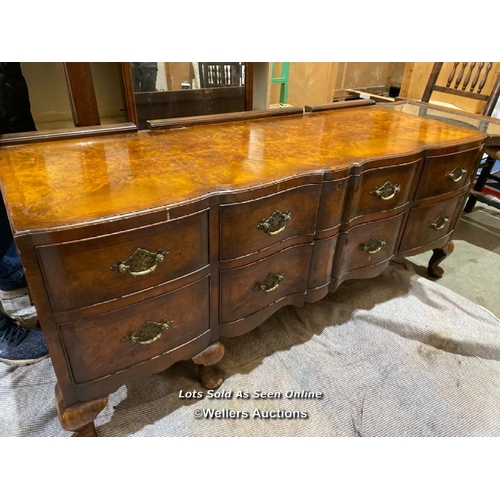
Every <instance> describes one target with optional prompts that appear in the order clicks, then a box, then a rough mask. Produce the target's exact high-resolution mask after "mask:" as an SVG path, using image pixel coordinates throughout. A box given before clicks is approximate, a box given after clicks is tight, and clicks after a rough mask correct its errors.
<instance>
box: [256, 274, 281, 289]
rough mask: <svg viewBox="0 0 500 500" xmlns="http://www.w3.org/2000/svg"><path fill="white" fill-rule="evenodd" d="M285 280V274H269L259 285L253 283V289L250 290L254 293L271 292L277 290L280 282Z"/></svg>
mask: <svg viewBox="0 0 500 500" xmlns="http://www.w3.org/2000/svg"><path fill="white" fill-rule="evenodd" d="M284 279H285V273H283V272H281V273H276V274H274V273H269V274H268V275H267V276H266V277H265V278H264V280H263V281H261V282H259V283H255V285H254V287H253V288H252V290H255V291H256V292H266V293H269V292H272V291H273V290H276V288H278V286H279V284H280V282H282V281H283V280H284Z"/></svg>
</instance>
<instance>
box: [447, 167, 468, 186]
mask: <svg viewBox="0 0 500 500" xmlns="http://www.w3.org/2000/svg"><path fill="white" fill-rule="evenodd" d="M466 173H467V170H465V169H464V168H460V167H459V166H458V165H457V166H456V167H455V168H454V169H453V170H452V171H451V172H448V173H447V174H446V178H447V179H448V180H450V181H453V182H458V181H459V180H460V179H461V178H462V177H463V176H464V175H465V174H466Z"/></svg>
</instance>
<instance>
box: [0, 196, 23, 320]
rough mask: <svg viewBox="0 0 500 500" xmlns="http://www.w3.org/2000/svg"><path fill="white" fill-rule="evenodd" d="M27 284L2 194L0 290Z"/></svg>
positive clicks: (21, 286) (0, 201) (0, 211)
mask: <svg viewBox="0 0 500 500" xmlns="http://www.w3.org/2000/svg"><path fill="white" fill-rule="evenodd" d="M25 286H26V279H25V278H24V272H23V266H22V265H21V259H20V258H19V254H18V253H17V248H16V245H15V243H14V237H13V236H12V230H11V229H10V224H9V219H8V218H7V211H6V210H5V203H4V201H3V198H2V197H1V196H0V290H2V291H5V292H7V291H11V290H16V289H18V288H23V287H25ZM1 316H3V315H2V313H0V318H1Z"/></svg>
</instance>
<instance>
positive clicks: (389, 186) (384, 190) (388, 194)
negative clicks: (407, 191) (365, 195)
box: [370, 181, 401, 201]
mask: <svg viewBox="0 0 500 500" xmlns="http://www.w3.org/2000/svg"><path fill="white" fill-rule="evenodd" d="M399 191H401V185H400V184H393V183H392V182H391V181H386V182H385V183H384V185H383V186H381V187H378V188H375V189H373V190H372V192H371V193H370V194H371V195H372V196H378V197H379V198H380V199H381V200H384V201H387V200H391V199H392V198H394V196H395V195H396V193H399Z"/></svg>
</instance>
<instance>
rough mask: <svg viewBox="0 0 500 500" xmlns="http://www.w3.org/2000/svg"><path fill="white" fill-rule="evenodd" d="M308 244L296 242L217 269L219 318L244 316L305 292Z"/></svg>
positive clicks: (308, 260)
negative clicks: (270, 253)
mask: <svg viewBox="0 0 500 500" xmlns="http://www.w3.org/2000/svg"><path fill="white" fill-rule="evenodd" d="M311 250H312V244H307V245H297V246H294V247H291V248H288V249H287V250H283V251H281V252H279V253H277V254H274V255H273V256H271V257H268V258H266V259H263V260H260V261H258V262H255V263H253V264H249V265H247V266H243V267H240V268H238V269H233V270H230V271H221V273H220V275H221V280H220V289H221V321H222V323H230V322H231V321H236V320H238V319H242V318H245V317H247V316H249V315H250V314H253V313H255V312H257V311H259V310H260V309H263V308H264V307H267V306H269V305H270V304H272V303H273V302H276V301H277V300H279V299H281V298H282V297H285V296H286V295H291V294H295V293H304V292H305V291H306V285H307V276H308V271H309V262H310V260H311Z"/></svg>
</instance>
